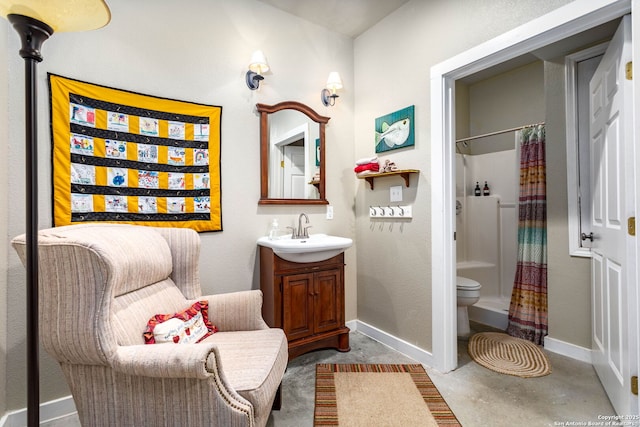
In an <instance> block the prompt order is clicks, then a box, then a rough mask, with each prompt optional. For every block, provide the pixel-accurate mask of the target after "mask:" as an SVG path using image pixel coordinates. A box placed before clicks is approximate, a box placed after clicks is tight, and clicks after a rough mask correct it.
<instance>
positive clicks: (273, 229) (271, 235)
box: [269, 218, 280, 240]
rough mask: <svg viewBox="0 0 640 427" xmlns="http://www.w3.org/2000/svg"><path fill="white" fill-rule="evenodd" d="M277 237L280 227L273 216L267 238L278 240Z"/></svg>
mask: <svg viewBox="0 0 640 427" xmlns="http://www.w3.org/2000/svg"><path fill="white" fill-rule="evenodd" d="M278 238H280V229H279V227H278V219H277V218H274V219H273V221H271V228H270V229H269V240H278Z"/></svg>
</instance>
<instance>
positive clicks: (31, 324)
mask: <svg viewBox="0 0 640 427" xmlns="http://www.w3.org/2000/svg"><path fill="white" fill-rule="evenodd" d="M0 16H2V17H4V18H6V19H7V20H8V21H9V22H11V24H13V28H14V29H15V30H16V32H17V33H18V35H19V36H20V40H21V42H22V48H21V49H20V56H21V57H22V58H23V59H24V63H25V105H26V109H25V146H26V149H25V163H26V166H25V168H26V190H27V194H26V197H25V198H26V233H25V234H26V259H25V269H26V272H27V331H26V334H27V337H26V339H27V424H28V425H29V427H37V426H38V425H39V424H40V420H39V419H40V387H39V378H40V375H39V374H40V371H39V364H38V329H39V328H38V154H37V152H38V151H37V149H38V141H37V133H38V126H37V112H38V110H37V91H36V88H37V85H36V65H37V64H38V62H41V61H42V55H41V53H40V48H41V47H42V44H43V43H44V42H45V40H47V39H48V38H49V37H51V35H52V34H53V33H54V31H57V32H72V31H87V30H95V29H97V28H101V27H104V26H105V25H107V24H108V23H109V21H110V20H111V12H110V11H109V7H108V6H107V5H106V3H105V2H104V1H103V0H91V1H88V0H48V1H42V0H0Z"/></svg>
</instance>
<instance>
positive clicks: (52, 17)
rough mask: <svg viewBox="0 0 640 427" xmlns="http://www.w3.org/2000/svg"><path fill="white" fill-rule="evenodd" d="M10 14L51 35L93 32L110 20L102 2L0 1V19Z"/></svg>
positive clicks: (109, 14) (56, 0) (64, 0)
mask: <svg viewBox="0 0 640 427" xmlns="http://www.w3.org/2000/svg"><path fill="white" fill-rule="evenodd" d="M11 14H15V15H23V16H28V17H29V18H33V19H37V20H38V21H40V22H43V23H45V24H47V25H48V26H50V27H51V28H53V31H55V32H74V31H88V30H95V29H98V28H101V27H104V26H105V25H107V24H108V23H109V21H110V20H111V12H110V11H109V7H108V6H107V4H106V3H105V2H104V0H0V16H2V17H4V18H6V17H7V15H11Z"/></svg>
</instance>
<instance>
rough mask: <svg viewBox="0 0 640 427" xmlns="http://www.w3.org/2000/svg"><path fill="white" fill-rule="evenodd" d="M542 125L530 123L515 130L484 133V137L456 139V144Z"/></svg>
mask: <svg viewBox="0 0 640 427" xmlns="http://www.w3.org/2000/svg"><path fill="white" fill-rule="evenodd" d="M543 124H544V122H540V123H532V124H530V125H524V126H519V127H517V128H511V129H504V130H499V131H496V132H491V133H485V134H484V135H476V136H470V137H468V138H460V139H456V144H457V143H458V142H467V141H471V140H474V139H480V138H486V137H488V136H494V135H500V134H503V133H508V132H514V131H517V130H522V129H526V128H531V127H534V126H539V125H543Z"/></svg>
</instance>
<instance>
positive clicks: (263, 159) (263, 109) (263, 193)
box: [256, 101, 330, 205]
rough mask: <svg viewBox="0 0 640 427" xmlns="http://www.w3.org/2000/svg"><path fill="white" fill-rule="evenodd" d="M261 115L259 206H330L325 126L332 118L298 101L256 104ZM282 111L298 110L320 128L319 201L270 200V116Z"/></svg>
mask: <svg viewBox="0 0 640 427" xmlns="http://www.w3.org/2000/svg"><path fill="white" fill-rule="evenodd" d="M256 109H257V110H258V112H259V113H260V200H259V201H258V204H259V205H328V204H329V202H328V201H327V198H326V195H325V179H324V178H325V166H326V164H325V146H324V144H325V137H324V134H325V125H326V124H327V122H328V121H329V119H330V117H325V116H321V115H320V114H318V113H316V112H315V111H314V110H313V109H312V108H311V107H309V106H307V105H305V104H302V103H300V102H296V101H285V102H280V103H278V104H275V105H266V104H256ZM281 110H296V111H299V112H301V113H303V114H305V115H306V116H307V117H309V118H310V119H311V120H313V121H314V122H316V123H318V126H319V128H320V129H319V137H320V150H319V151H320V154H319V158H320V182H319V184H318V193H319V197H318V198H317V199H274V198H269V114H273V113H276V112H278V111H281Z"/></svg>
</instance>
